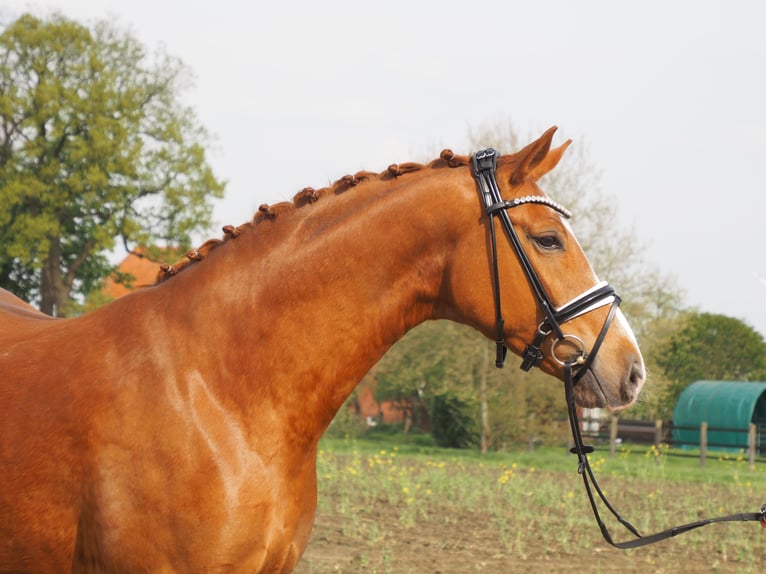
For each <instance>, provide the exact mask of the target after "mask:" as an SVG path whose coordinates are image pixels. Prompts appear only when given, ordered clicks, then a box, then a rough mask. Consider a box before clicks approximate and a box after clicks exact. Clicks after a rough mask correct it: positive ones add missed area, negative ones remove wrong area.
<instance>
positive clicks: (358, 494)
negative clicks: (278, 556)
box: [304, 434, 766, 572]
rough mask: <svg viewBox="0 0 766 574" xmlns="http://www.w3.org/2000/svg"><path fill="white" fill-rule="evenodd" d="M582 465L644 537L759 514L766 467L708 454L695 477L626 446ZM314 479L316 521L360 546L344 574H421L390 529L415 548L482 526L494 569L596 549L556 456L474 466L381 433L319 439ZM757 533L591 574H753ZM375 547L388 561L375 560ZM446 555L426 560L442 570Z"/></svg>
mask: <svg viewBox="0 0 766 574" xmlns="http://www.w3.org/2000/svg"><path fill="white" fill-rule="evenodd" d="M590 461H591V466H592V468H593V470H594V472H595V474H596V477H597V478H598V480H599V482H600V483H601V486H602V487H603V489H604V491H605V492H606V495H607V496H608V497H609V499H610V501H611V502H612V503H613V504H614V506H615V507H616V508H617V510H618V511H620V512H621V513H622V514H623V515H624V516H625V518H627V519H628V520H630V521H631V522H633V524H634V525H635V526H636V527H637V528H638V529H639V531H641V532H644V533H645V534H649V533H652V532H655V531H658V530H663V529H665V528H668V527H671V526H676V525H679V524H682V523H686V522H692V521H696V520H698V519H700V518H704V517H712V516H715V515H721V514H731V513H735V512H756V511H758V510H759V509H760V507H761V505H762V504H765V503H766V464H764V463H763V462H761V463H760V465H759V466H757V467H756V469H755V470H751V469H750V468H749V466H748V461H747V459H746V458H745V457H744V456H742V455H740V456H737V455H731V454H729V455H727V456H725V455H718V454H716V455H715V456H711V457H709V458H708V460H707V462H706V465H705V467H704V468H700V466H699V459H696V458H690V457H677V456H668V454H667V452H664V451H663V452H657V451H656V450H655V449H654V448H653V447H650V448H646V447H628V446H626V447H623V448H621V449H620V450H619V451H618V452H617V453H616V454H615V456H614V457H613V458H611V457H610V456H609V449H608V447H605V448H603V449H602V450H599V451H597V452H596V453H594V454H592V455H591V456H590ZM317 475H318V481H319V503H318V516H320V518H321V517H322V516H332V517H334V519H336V520H338V521H340V522H341V524H342V527H341V530H342V534H343V536H344V537H345V538H344V539H345V540H347V542H344V543H343V547H345V545H346V544H351V542H348V541H354V542H353V543H354V544H357V545H361V547H362V550H360V554H359V555H360V556H362V557H363V558H364V566H365V568H363V569H361V570H359V568H358V566H359V564H357V565H356V566H354V568H350V569H349V570H347V571H370V572H372V571H375V572H388V571H390V572H399V571H412V572H419V571H426V570H425V569H423V570H420V569H418V567H416V566H408V567H407V568H406V569H405V568H404V567H403V566H402V564H399V565H398V566H397V565H396V558H397V556H398V557H399V558H400V559H402V560H404V559H405V557H406V556H407V555H408V553H409V552H410V550H411V549H410V548H409V547H407V548H406V549H405V550H403V551H401V552H399V553H398V554H397V551H396V546H395V545H394V542H395V539H394V536H393V534H391V533H388V532H387V528H390V527H391V526H390V525H391V524H394V525H395V527H396V528H397V529H405V530H406V529H409V530H411V532H412V537H413V539H418V537H420V536H422V535H423V532H426V531H427V529H429V528H439V529H441V530H440V531H446V532H448V533H449V532H452V531H453V530H455V531H457V530H458V529H462V530H464V532H462V533H461V534H460V535H459V536H457V535H456V538H457V539H461V540H462V539H464V537H466V536H468V537H470V532H468V530H467V528H468V527H467V526H466V525H467V524H471V523H477V524H480V530H481V538H482V540H483V539H486V540H488V541H491V542H492V550H491V554H490V555H487V556H485V557H484V558H482V559H481V560H482V563H492V560H496V561H498V560H500V562H497V564H498V566H497V569H498V570H504V569H506V568H508V567H509V566H508V565H509V564H511V565H512V566H513V565H514V564H515V566H516V567H519V563H510V562H507V561H508V560H511V559H513V560H521V561H522V562H523V563H525V564H526V562H525V561H528V560H530V559H535V560H540V559H542V558H545V557H548V558H550V557H553V556H566V557H567V560H568V563H571V564H577V563H578V560H579V563H580V567H582V566H583V565H585V566H592V565H593V564H597V563H596V562H592V561H593V560H595V559H596V558H594V557H593V556H595V555H591V554H588V553H587V552H588V551H589V550H590V549H592V548H594V547H599V548H600V547H602V546H603V543H602V541H601V538H600V533H599V530H598V527H597V525H596V524H595V522H594V520H593V517H592V515H591V513H590V508H589V506H588V503H587V500H586V495H585V491H584V487H583V484H582V479H581V477H580V476H579V475H578V474H577V460H576V457H574V456H573V455H571V454H569V453H568V451H567V450H566V449H565V448H563V447H560V448H551V447H539V448H536V449H535V450H533V451H528V450H526V449H520V450H517V451H511V452H504V453H490V454H487V455H484V456H482V455H481V454H480V453H479V452H477V451H475V450H450V449H440V448H437V447H435V446H433V445H432V444H430V443H429V441H428V439H427V437H416V440H413V441H411V442H410V443H409V444H405V443H404V442H403V441H402V439H401V437H400V436H396V435H393V436H391V435H385V434H383V435H378V436H372V437H371V438H363V439H355V440H349V439H329V438H327V439H323V440H322V442H321V443H320V453H319V456H318V461H317ZM604 514H605V511H604V509H602V515H604ZM320 522H321V520H320ZM608 524H609V528H610V530H611V531H612V534H613V537H614V538H615V539H616V540H625V539H628V538H631V535H630V534H628V533H627V532H626V531H624V530H623V529H622V527H621V526H620V525H619V524H617V523H616V522H615V521H614V520H610V521H609V522H608ZM520 526H522V527H521V528H520ZM445 529H446V530H445ZM762 533H763V531H762V529H761V528H759V527H758V525H756V524H754V523H747V524H741V523H735V524H733V525H710V526H707V527H705V528H702V529H699V530H696V531H694V532H692V533H689V534H685V535H684V536H680V537H678V538H674V539H673V540H672V541H668V542H664V543H662V544H660V545H659V546H657V547H653V548H654V549H652V550H644V549H642V550H634V551H628V552H626V553H618V554H617V557H615V556H614V555H612V554H609V556H610V558H609V560H610V561H611V562H609V563H606V562H605V564H607V566H605V567H604V568H601V567H599V568H595V567H594V568H593V569H592V570H591V571H597V570H599V569H603V570H604V571H612V570H611V566H612V565H616V566H618V565H619V564H620V562H615V560H618V561H619V560H627V562H625V564H624V565H623V570H624V571H626V572H632V571H634V570H633V568H634V567H635V568H638V569H640V568H644V569H646V568H650V569H652V570H651V571H659V570H657V567H656V564H655V561H657V560H660V557H662V558H661V559H662V561H663V564H665V565H666V566H668V567H671V569H673V568H675V569H676V570H678V571H682V570H683V571H691V570H690V569H689V568H687V567H688V566H689V564H690V562H689V560H692V561H694V560H699V561H700V564H708V563H710V564H719V566H717V567H716V568H714V569H710V570H708V569H706V570H705V571H721V572H729V571H731V572H757V571H760V566H759V564H760V561H761V557H762V556H763V555H764V554H765V553H766V542H764V541H766V536H764V535H763V534H762ZM449 539H450V538H449V536H447V540H449ZM383 541H385V542H383ZM488 543H489V542H488ZM445 544H446V542H445ZM381 545H382V546H383V547H384V548H385V549H386V550H385V552H387V554H386V553H385V552H384V554H383V555H380V554H376V552H379V550H377V548H378V547H380V546H381ZM573 549H576V550H573ZM580 549H582V550H580ZM309 550H310V551H311V547H310V549H309ZM445 551H446V550H444V549H443V550H442V551H441V553H439V554H436V555H435V557H434V558H433V559H434V560H437V561H438V560H445V561H449V560H451V559H449V558H447V557H446V555H445V554H444V552H445ZM482 551H483V550H482V549H481V548H479V547H477V548H474V549H473V550H472V551H471V552H472V554H475V555H476V556H477V561H478V560H479V558H478V557H479V556H483V555H482ZM487 552H489V550H487ZM580 552H582V554H579V553H580ZM309 556H312V555H311V552H309ZM619 556H623V557H626V558H619ZM541 557H542V558H541ZM313 559H314V560H315V561H316V560H318V558H317V557H316V556H315V557H314V558H313ZM502 560H506V562H502ZM642 560H643V561H644V562H642ZM308 562H309V563H310V564H311V558H309V559H308ZM639 567H640V568H639ZM586 570H587V568H586ZM304 571H307V572H314V571H322V569H321V568H319V569H318V570H311V569H309V570H304ZM432 571H433V570H432ZM442 571H451V570H449V569H447V570H442Z"/></svg>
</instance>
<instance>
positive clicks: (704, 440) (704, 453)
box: [700, 422, 707, 466]
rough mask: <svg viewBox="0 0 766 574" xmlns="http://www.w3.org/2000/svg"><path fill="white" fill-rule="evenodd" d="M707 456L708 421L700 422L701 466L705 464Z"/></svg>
mask: <svg viewBox="0 0 766 574" xmlns="http://www.w3.org/2000/svg"><path fill="white" fill-rule="evenodd" d="M706 456H707V423H704V422H703V423H700V466H705V457H706Z"/></svg>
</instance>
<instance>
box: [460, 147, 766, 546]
mask: <svg viewBox="0 0 766 574" xmlns="http://www.w3.org/2000/svg"><path fill="white" fill-rule="evenodd" d="M472 160H473V161H472V166H473V175H474V178H475V179H476V183H477V185H478V187H479V192H480V194H481V197H482V201H483V203H484V208H485V211H486V213H487V216H488V217H489V232H490V247H491V252H492V286H493V290H494V302H495V343H496V345H497V356H496V359H495V365H496V366H497V367H502V366H503V364H504V363H505V357H506V354H507V351H508V348H507V347H506V345H505V335H504V323H505V322H504V319H503V312H502V306H501V298H500V274H499V265H498V256H497V235H496V232H495V218H498V219H499V220H500V223H501V225H502V227H503V230H504V231H505V234H506V236H507V237H508V240H509V241H510V243H511V246H512V247H513V250H514V252H515V253H516V257H517V258H518V260H519V263H520V264H521V267H522V269H523V270H524V274H525V275H526V277H527V280H528V281H529V284H530V286H531V288H532V291H533V292H534V294H535V298H536V299H537V302H538V305H539V306H540V310H541V311H542V314H543V320H542V322H541V323H540V324H539V326H538V328H537V334H536V335H535V338H534V340H533V342H532V343H530V344H528V345H527V347H526V349H525V350H524V354H523V360H522V363H521V368H522V369H523V370H525V371H528V370H530V369H531V368H532V367H534V366H536V365H537V364H538V363H539V362H540V361H541V360H542V359H543V357H544V354H543V351H542V343H543V342H544V340H545V339H546V338H548V336H551V337H552V339H553V340H552V343H551V351H550V352H551V357H552V358H553V359H554V360H555V361H556V362H557V363H558V364H560V365H561V367H562V369H563V374H564V389H565V396H566V402H567V411H568V414H569V424H570V427H571V431H572V438H573V439H574V447H573V448H572V449H570V452H572V453H573V454H575V455H577V460H578V467H577V471H578V474H580V475H582V477H583V482H584V483H585V490H586V492H587V494H588V500H589V501H590V505H591V509H592V510H593V516H594V517H595V519H596V522H597V524H598V526H599V528H600V530H601V534H602V536H603V537H604V540H606V542H607V543H609V544H610V545H612V546H614V547H615V548H620V549H628V548H638V547H640V546H646V545H648V544H653V543H655V542H659V541H661V540H665V539H667V538H671V537H673V536H678V535H679V534H683V533H685V532H689V531H691V530H694V529H696V528H699V527H701V526H706V525H708V524H713V523H715V522H740V521H757V522H760V523H761V526H763V527H764V528H766V505H764V506H762V507H761V510H760V512H752V513H738V514H731V515H728V516H720V517H717V518H708V519H704V520H698V521H696V522H692V523H689V524H683V525H681V526H676V527H674V528H669V529H667V530H663V531H662V532H658V533H656V534H651V535H648V536H642V535H641V534H639V532H638V530H637V529H636V528H635V527H634V526H633V525H632V524H631V523H630V522H628V521H627V520H625V519H624V518H623V517H622V516H621V515H620V513H619V512H617V511H616V510H615V509H614V507H613V506H612V505H611V504H610V502H609V501H608V500H607V498H606V496H605V495H604V493H603V491H602V490H601V487H600V486H599V484H598V482H597V481H596V477H595V476H594V474H593V470H592V469H591V466H590V463H589V461H588V454H590V453H592V452H593V451H594V449H593V447H591V446H587V445H585V443H584V442H583V439H582V433H581V432H580V422H579V420H578V417H577V408H576V405H575V398H574V387H575V385H576V384H577V382H578V381H579V380H580V378H582V376H583V375H584V374H585V373H586V372H587V371H588V370H589V369H590V368H591V365H592V364H593V359H594V358H595V356H596V353H598V350H599V348H600V347H601V344H602V343H603V341H604V338H605V337H606V333H607V331H608V330H609V326H610V325H611V323H612V320H613V319H614V316H615V314H616V312H617V308H618V307H619V305H620V297H619V296H618V295H617V294H616V293H615V291H614V288H613V287H611V286H610V285H609V284H607V283H606V282H602V283H599V284H597V285H595V286H594V287H592V288H590V289H588V290H587V291H585V292H584V293H582V294H580V295H579V296H577V297H575V298H574V299H573V300H572V301H570V302H569V303H567V304H565V305H562V306H561V307H555V306H554V305H553V303H552V302H551V299H550V297H549V296H548V294H547V292H546V290H545V287H544V286H543V284H542V281H541V280H540V278H539V277H538V275H537V273H536V272H535V269H534V267H533V266H532V263H531V262H530V260H529V258H528V257H527V254H526V252H525V251H524V247H523V245H522V244H521V241H520V240H519V236H518V234H517V233H516V229H515V228H514V226H513V222H512V221H511V218H510V217H509V215H508V210H509V209H512V208H514V207H518V206H520V205H525V204H530V203H533V204H541V205H546V206H548V207H550V208H551V209H553V210H555V211H557V212H558V213H560V214H561V215H562V216H563V217H566V218H569V217H570V216H571V214H570V213H569V211H567V210H566V209H565V208H564V207H562V206H561V205H559V204H558V203H556V202H555V201H552V200H550V199H548V198H547V197H543V196H537V195H530V196H525V197H519V198H516V199H511V200H504V199H503V198H502V195H501V194H500V188H499V187H498V184H497V178H496V177H495V171H496V170H497V152H495V150H494V149H492V148H488V149H485V150H483V151H479V152H476V153H475V154H474V155H473V158H472ZM605 305H611V306H610V308H609V313H608V314H607V317H606V319H605V321H604V324H603V325H602V327H601V331H600V332H599V334H598V336H597V337H596V340H595V341H594V343H593V346H592V347H591V349H590V351H589V352H588V351H586V349H585V344H584V343H583V341H582V339H580V338H579V337H577V336H576V335H572V334H567V333H564V331H563V330H562V325H563V324H564V323H566V322H567V321H570V320H572V319H574V318H575V317H579V316H580V315H583V314H585V313H588V312H589V311H592V310H594V309H597V308H599V307H603V306H605ZM564 342H566V343H568V344H569V346H570V347H574V348H575V352H570V354H569V355H568V356H566V357H559V356H558V355H557V352H556V351H557V348H558V347H559V345H560V344H562V343H564ZM593 376H594V377H595V374H593ZM602 392H603V389H602ZM594 491H595V493H596V494H597V495H598V497H599V498H600V499H601V501H602V502H603V503H604V505H605V506H606V507H607V509H608V510H609V512H611V513H612V515H613V516H614V517H615V518H616V519H617V521H618V522H620V523H621V524H622V525H623V526H625V528H627V529H628V530H629V531H630V532H631V533H632V534H633V535H634V536H636V538H634V539H633V540H628V541H626V542H615V541H614V540H613V539H612V537H611V535H610V534H609V530H608V529H607V527H606V525H605V524H604V521H603V520H602V518H601V515H600V514H599V511H598V506H597V502H596V497H595V495H594Z"/></svg>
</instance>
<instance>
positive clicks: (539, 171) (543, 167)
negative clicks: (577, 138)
mask: <svg viewBox="0 0 766 574" xmlns="http://www.w3.org/2000/svg"><path fill="white" fill-rule="evenodd" d="M571 143H572V140H571V139H570V140H567V141H565V142H564V143H563V144H561V145H560V146H559V147H557V148H555V149H552V150H551V151H549V152H548V155H546V156H545V159H543V161H541V162H540V163H539V164H538V165H537V167H535V168H534V169H533V170H532V171H531V172H530V174H529V175H530V177H531V178H532V179H533V180H534V181H537V180H538V179H540V178H541V177H543V176H544V175H545V174H546V173H548V172H549V171H551V170H552V169H553V168H554V167H556V166H557V165H558V163H559V161H560V160H561V156H563V155H564V152H565V151H566V150H567V148H568V147H569V144H571Z"/></svg>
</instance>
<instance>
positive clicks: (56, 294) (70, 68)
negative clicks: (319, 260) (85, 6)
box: [0, 15, 224, 315]
mask: <svg viewBox="0 0 766 574" xmlns="http://www.w3.org/2000/svg"><path fill="white" fill-rule="evenodd" d="M188 85H189V74H188V71H187V70H186V68H185V67H184V66H183V64H182V63H181V62H180V61H179V60H177V59H175V58H172V57H170V56H168V55H167V54H165V53H164V52H162V51H158V52H157V53H156V54H154V55H153V56H151V55H150V54H148V53H147V51H146V50H145V49H144V48H143V47H142V46H141V45H140V44H139V43H138V42H137V41H136V39H135V38H133V37H132V36H131V35H130V34H129V33H127V32H124V31H121V30H119V29H117V28H116V27H114V26H113V25H111V24H110V23H108V22H99V23H97V24H96V25H95V26H94V27H93V28H92V29H88V28H86V27H84V26H82V25H80V24H78V23H76V22H74V21H71V20H68V19H66V18H64V17H62V16H59V15H55V16H52V17H51V18H50V19H49V20H47V21H43V20H40V19H38V18H36V17H34V16H32V15H24V16H22V17H20V18H19V19H18V20H16V21H15V22H13V23H12V24H11V25H9V26H8V27H7V28H5V29H4V30H3V31H2V33H1V34H0V286H2V287H5V288H6V289H9V290H11V291H13V292H14V293H16V294H17V295H19V296H21V297H22V298H24V299H27V300H30V301H35V302H38V303H39V305H40V308H41V310H42V311H44V312H46V313H49V314H52V315H65V314H67V312H68V311H69V310H70V309H71V306H72V305H71V303H72V301H73V300H74V299H75V298H76V296H78V295H80V296H83V295H85V294H87V293H88V292H89V291H91V290H92V289H94V288H95V286H97V285H98V283H99V282H100V281H101V280H102V279H103V278H104V277H106V276H107V275H108V274H109V272H110V271H111V269H112V267H111V266H110V264H109V262H108V260H107V258H106V253H108V252H109V251H110V250H112V249H113V248H114V247H115V245H116V244H117V242H118V241H119V242H122V244H124V245H125V247H126V248H127V249H130V248H131V246H133V245H148V244H155V243H164V244H165V245H167V246H173V247H183V246H185V245H188V243H189V236H190V234H192V233H194V232H195V231H198V230H200V229H202V228H204V227H206V226H207V225H208V222H209V220H210V216H211V211H212V204H211V200H212V198H216V197H221V196H222V194H223V189H224V184H223V183H222V182H220V181H218V180H217V179H216V177H215V176H214V174H213V172H212V170H211V168H210V167H209V166H208V164H207V162H206V158H205V147H204V146H205V144H206V143H207V142H208V139H209V137H208V135H207V133H206V132H205V130H204V129H203V128H202V127H201V126H200V125H199V124H198V123H197V120H196V117H195V114H194V112H193V111H192V110H191V109H189V108H188V107H187V106H184V105H183V104H182V102H181V100H180V93H181V92H182V90H183V89H184V88H186V87H187V86H188Z"/></svg>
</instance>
